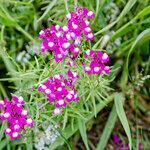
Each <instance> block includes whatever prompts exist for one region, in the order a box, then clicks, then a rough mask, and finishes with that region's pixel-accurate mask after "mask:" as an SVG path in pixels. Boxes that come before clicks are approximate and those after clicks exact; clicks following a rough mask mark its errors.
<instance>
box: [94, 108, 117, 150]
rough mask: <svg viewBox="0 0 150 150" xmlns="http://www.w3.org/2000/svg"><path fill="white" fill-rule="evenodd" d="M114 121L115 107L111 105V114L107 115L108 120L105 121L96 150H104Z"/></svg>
mask: <svg viewBox="0 0 150 150" xmlns="http://www.w3.org/2000/svg"><path fill="white" fill-rule="evenodd" d="M116 119H117V112H116V107H115V105H113V108H112V110H111V113H110V115H109V118H108V120H107V123H106V125H105V128H104V130H103V133H102V136H101V138H100V140H99V143H98V145H97V148H96V150H104V149H105V147H106V144H107V142H108V140H109V137H110V135H111V132H112V130H113V128H114V125H115V122H116Z"/></svg>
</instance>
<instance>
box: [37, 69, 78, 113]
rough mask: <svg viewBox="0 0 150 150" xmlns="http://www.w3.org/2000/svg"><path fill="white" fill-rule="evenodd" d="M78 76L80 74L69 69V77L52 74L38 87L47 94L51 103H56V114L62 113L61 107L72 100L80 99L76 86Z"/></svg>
mask: <svg viewBox="0 0 150 150" xmlns="http://www.w3.org/2000/svg"><path fill="white" fill-rule="evenodd" d="M77 78H79V76H78V75H77V74H76V73H75V72H72V71H71V70H69V71H68V73H67V78H65V77H64V76H63V75H55V76H53V77H52V76H51V77H49V78H48V80H47V81H45V82H44V83H43V84H42V85H40V86H39V87H38V90H39V91H40V92H43V93H44V94H45V95H46V96H47V98H48V100H49V102H50V103H55V110H54V115H57V114H59V113H60V108H61V107H65V106H66V105H67V104H68V103H70V102H72V101H77V100H79V97H78V96H77V93H76V88H75V86H74V84H75V82H76V80H77Z"/></svg>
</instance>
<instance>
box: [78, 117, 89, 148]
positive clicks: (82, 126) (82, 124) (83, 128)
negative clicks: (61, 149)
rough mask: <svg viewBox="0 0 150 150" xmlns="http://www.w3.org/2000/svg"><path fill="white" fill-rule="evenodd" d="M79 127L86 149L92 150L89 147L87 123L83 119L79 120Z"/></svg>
mask: <svg viewBox="0 0 150 150" xmlns="http://www.w3.org/2000/svg"><path fill="white" fill-rule="evenodd" d="M78 125H79V131H80V134H81V137H82V140H83V142H84V144H85V147H86V149H87V150H90V149H89V146H88V137H87V134H86V126H85V121H84V120H83V119H78Z"/></svg>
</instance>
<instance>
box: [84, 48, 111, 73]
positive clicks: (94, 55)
mask: <svg viewBox="0 0 150 150" xmlns="http://www.w3.org/2000/svg"><path fill="white" fill-rule="evenodd" d="M85 57H86V58H91V62H90V64H89V65H85V63H83V67H84V70H85V72H86V73H87V74H102V73H107V74H108V73H109V72H110V68H109V66H106V63H108V62H109V56H108V55H107V54H106V53H103V52H101V51H93V50H88V51H86V53H85Z"/></svg>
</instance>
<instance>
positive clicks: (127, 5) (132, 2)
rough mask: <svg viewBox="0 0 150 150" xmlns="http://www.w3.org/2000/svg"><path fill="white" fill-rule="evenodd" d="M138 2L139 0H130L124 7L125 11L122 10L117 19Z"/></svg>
mask: <svg viewBox="0 0 150 150" xmlns="http://www.w3.org/2000/svg"><path fill="white" fill-rule="evenodd" d="M136 2H137V0H129V1H128V3H127V4H126V6H125V7H124V9H123V11H122V12H121V14H120V15H119V17H118V18H117V21H119V20H120V19H122V18H123V17H124V16H125V15H126V14H127V13H128V12H129V11H130V9H131V8H132V7H133V6H134V4H135V3H136Z"/></svg>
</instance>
